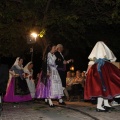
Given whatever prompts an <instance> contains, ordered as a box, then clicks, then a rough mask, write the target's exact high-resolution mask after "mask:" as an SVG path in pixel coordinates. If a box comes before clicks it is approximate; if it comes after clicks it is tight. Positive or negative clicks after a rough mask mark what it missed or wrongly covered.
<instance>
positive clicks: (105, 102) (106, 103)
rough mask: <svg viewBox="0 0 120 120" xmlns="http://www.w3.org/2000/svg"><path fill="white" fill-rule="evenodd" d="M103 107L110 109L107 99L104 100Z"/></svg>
mask: <svg viewBox="0 0 120 120" xmlns="http://www.w3.org/2000/svg"><path fill="white" fill-rule="evenodd" d="M104 106H107V107H111V106H110V105H109V103H108V99H104Z"/></svg>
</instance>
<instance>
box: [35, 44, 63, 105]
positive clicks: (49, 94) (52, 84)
mask: <svg viewBox="0 0 120 120" xmlns="http://www.w3.org/2000/svg"><path fill="white" fill-rule="evenodd" d="M55 50H56V46H55V45H48V46H47V48H46V50H45V52H44V55H43V67H42V72H41V73H40V79H39V80H38V84H37V88H36V97H37V98H45V102H46V103H48V104H49V106H50V107H54V104H53V102H52V99H59V103H61V104H62V103H63V100H62V98H61V97H62V96H64V95H63V89H62V83H61V79H60V76H59V74H58V71H57V69H56V67H57V66H56V64H55V60H56V57H55V55H54V52H55Z"/></svg>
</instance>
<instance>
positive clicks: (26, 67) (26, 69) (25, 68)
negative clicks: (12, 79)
mask: <svg viewBox="0 0 120 120" xmlns="http://www.w3.org/2000/svg"><path fill="white" fill-rule="evenodd" d="M30 64H32V62H31V61H30V62H29V63H27V65H26V66H25V67H24V71H25V72H28V71H29V70H28V66H29V65H30ZM31 71H32V73H33V70H32V69H31Z"/></svg>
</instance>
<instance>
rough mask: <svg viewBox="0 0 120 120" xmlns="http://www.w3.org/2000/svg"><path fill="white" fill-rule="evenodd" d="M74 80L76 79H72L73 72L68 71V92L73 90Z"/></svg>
mask: <svg viewBox="0 0 120 120" xmlns="http://www.w3.org/2000/svg"><path fill="white" fill-rule="evenodd" d="M73 79H74V77H72V73H71V71H68V72H67V76H66V89H67V90H71V85H72V81H73Z"/></svg>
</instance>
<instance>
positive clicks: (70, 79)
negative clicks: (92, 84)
mask: <svg viewBox="0 0 120 120" xmlns="http://www.w3.org/2000/svg"><path fill="white" fill-rule="evenodd" d="M85 79H86V75H85V71H83V72H81V71H80V70H77V71H76V72H75V73H74V72H71V71H67V75H66V90H67V92H68V94H66V97H67V100H69V101H73V100H74V98H75V97H77V98H78V100H79V101H80V100H83V99H84V84H85Z"/></svg>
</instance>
